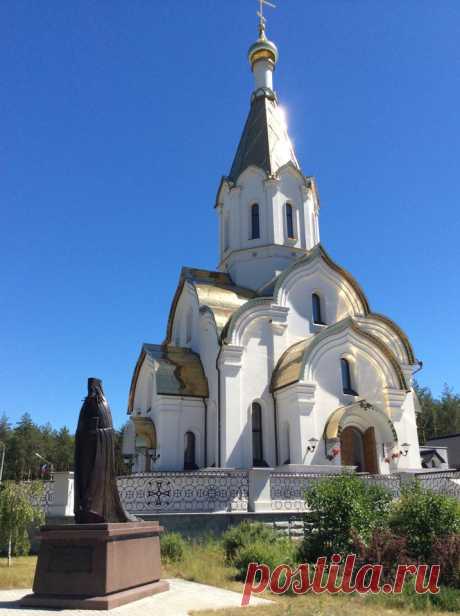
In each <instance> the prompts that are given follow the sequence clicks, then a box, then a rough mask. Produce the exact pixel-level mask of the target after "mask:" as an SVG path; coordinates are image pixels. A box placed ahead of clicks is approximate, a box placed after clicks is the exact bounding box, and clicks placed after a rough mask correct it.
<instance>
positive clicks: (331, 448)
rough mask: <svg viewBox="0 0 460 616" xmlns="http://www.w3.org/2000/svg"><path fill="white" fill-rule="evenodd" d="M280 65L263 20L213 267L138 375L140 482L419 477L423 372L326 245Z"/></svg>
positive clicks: (132, 451) (179, 298)
mask: <svg viewBox="0 0 460 616" xmlns="http://www.w3.org/2000/svg"><path fill="white" fill-rule="evenodd" d="M277 61H278V50H277V47H276V45H275V44H274V43H273V42H271V41H270V40H268V39H267V37H266V34H265V20H264V19H263V17H261V21H260V27H259V38H258V40H257V41H256V42H255V43H254V44H253V45H251V47H250V48H249V63H250V66H251V69H252V73H253V78H254V90H253V92H252V95H251V101H250V108H249V114H248V117H247V120H246V124H245V126H244V128H243V133H242V135H241V139H240V142H239V145H238V149H237V151H236V154H235V157H234V160H233V163H232V165H231V168H230V172H229V173H228V175H226V176H225V177H223V178H222V180H221V182H220V185H219V187H218V190H217V195H216V202H215V213H216V214H217V217H218V220H219V244H220V249H219V264H218V267H217V270H216V271H208V270H203V269H195V268H192V267H183V268H182V271H181V273H180V278H179V282H178V285H177V290H176V292H175V295H174V297H173V300H172V304H171V309H170V313H169V318H168V324H167V331H166V337H165V340H164V342H163V343H161V344H150V343H148V344H147V343H146V344H144V345H143V346H142V349H141V352H140V356H139V359H138V361H137V364H136V366H135V369H134V375H133V378H132V383H131V389H130V393H129V405H128V414H129V418H130V421H129V422H128V425H127V428H126V430H125V433H124V438H123V452H124V454H125V457H126V459H129V460H130V461H131V463H132V470H133V471H134V472H148V471H183V470H192V469H198V468H209V467H215V468H240V469H241V468H243V469H247V468H252V467H257V466H267V467H282V468H283V469H286V470H288V469H292V470H296V471H298V470H303V471H308V470H311V471H315V472H318V471H319V470H327V469H329V470H332V467H340V466H347V467H349V466H352V467H355V468H356V471H358V472H368V473H379V474H387V473H392V472H396V471H401V470H405V469H419V468H421V463H420V452H419V443H418V437H417V428H416V410H417V407H416V405H417V400H416V396H415V393H414V391H413V374H414V372H415V371H416V370H417V369H419V366H420V362H418V361H417V360H416V358H415V355H414V352H413V350H412V346H411V344H410V342H409V340H408V338H407V336H406V335H405V334H404V332H403V331H402V330H401V329H400V328H399V327H398V325H397V324H396V323H394V322H393V321H392V320H391V319H390V318H388V317H386V316H383V315H381V314H379V313H377V312H373V310H371V307H370V305H369V302H368V300H367V298H366V295H365V294H364V291H363V290H362V288H361V287H360V285H359V284H358V282H357V281H356V280H355V279H354V278H353V276H352V275H351V274H349V273H348V272H347V271H345V270H344V269H343V268H342V267H341V266H340V265H339V264H338V263H336V262H335V261H333V259H332V258H331V257H330V256H329V254H328V253H327V252H326V250H325V248H324V247H323V245H322V244H321V242H320V230H319V211H320V202H319V196H318V189H317V185H316V182H315V179H314V178H313V177H311V176H308V175H304V174H303V172H302V169H301V167H300V164H299V161H298V160H297V157H296V154H295V151H294V148H293V145H292V142H291V140H290V138H289V135H288V131H287V126H286V121H285V117H284V114H283V110H282V108H281V107H280V106H279V102H278V96H277V94H276V92H275V90H274V87H273V73H274V71H275V67H276V64H277ZM336 470H337V469H336Z"/></svg>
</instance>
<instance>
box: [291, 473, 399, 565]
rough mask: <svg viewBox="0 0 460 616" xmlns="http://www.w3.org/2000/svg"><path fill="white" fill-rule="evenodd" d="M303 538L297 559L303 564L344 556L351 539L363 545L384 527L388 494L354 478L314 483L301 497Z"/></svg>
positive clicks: (386, 516) (345, 477)
mask: <svg viewBox="0 0 460 616" xmlns="http://www.w3.org/2000/svg"><path fill="white" fill-rule="evenodd" d="M305 500H306V504H307V506H308V508H309V510H310V513H308V514H306V524H305V535H304V541H303V543H302V547H301V550H300V555H301V557H302V558H303V560H305V561H307V562H312V561H316V559H317V558H318V557H319V556H330V555H331V554H333V553H342V554H344V553H348V552H349V551H350V546H351V545H352V544H353V541H354V537H355V538H356V537H358V538H359V539H360V540H362V541H364V542H367V541H368V540H369V539H370V537H371V536H372V532H373V531H374V529H377V528H383V527H384V526H386V524H387V520H388V513H389V508H390V504H391V494H390V493H389V492H387V491H386V490H385V489H383V488H381V487H380V486H374V485H369V484H367V483H365V482H364V481H362V480H361V479H359V477H357V476H356V475H337V477H328V478H326V479H322V480H320V481H318V482H317V483H316V484H315V485H313V486H312V487H311V488H310V489H309V490H307V492H306V494H305Z"/></svg>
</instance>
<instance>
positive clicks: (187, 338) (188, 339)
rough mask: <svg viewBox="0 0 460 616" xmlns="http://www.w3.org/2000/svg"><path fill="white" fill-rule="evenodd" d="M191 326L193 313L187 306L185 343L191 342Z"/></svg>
mask: <svg viewBox="0 0 460 616" xmlns="http://www.w3.org/2000/svg"><path fill="white" fill-rule="evenodd" d="M192 327H193V313H192V309H191V308H189V311H188V312H187V319H186V322H185V341H186V344H190V342H192Z"/></svg>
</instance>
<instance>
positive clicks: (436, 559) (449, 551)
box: [430, 534, 460, 588]
mask: <svg viewBox="0 0 460 616" xmlns="http://www.w3.org/2000/svg"><path fill="white" fill-rule="evenodd" d="M430 564H433V565H441V576H440V581H441V584H445V585H446V586H451V587H453V588H460V534H452V535H446V536H445V537H438V538H437V539H435V540H434V542H433V546H432V551H431V558H430Z"/></svg>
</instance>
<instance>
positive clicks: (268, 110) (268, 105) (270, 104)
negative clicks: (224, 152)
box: [228, 93, 300, 182]
mask: <svg viewBox="0 0 460 616" xmlns="http://www.w3.org/2000/svg"><path fill="white" fill-rule="evenodd" d="M288 162H291V163H292V164H293V165H294V166H295V167H296V168H297V169H299V170H300V166H299V163H298V161H297V157H296V155H295V152H294V148H293V146H292V143H291V140H290V139H289V135H288V133H287V129H286V124H285V121H284V119H283V115H282V112H281V111H280V108H279V107H278V103H277V101H276V98H275V95H274V94H273V93H272V95H270V94H268V93H264V94H263V95H259V96H254V97H253V100H252V102H251V109H250V110H249V115H248V118H247V120H246V124H245V126H244V129H243V134H242V135H241V139H240V143H239V145H238V149H237V151H236V154H235V158H234V160H233V164H232V168H231V170H230V174H229V176H228V177H229V178H230V179H231V180H232V181H233V182H236V181H237V179H238V177H239V176H240V175H241V173H242V172H243V171H244V170H245V169H247V168H248V167H249V166H250V165H255V166H256V167H260V168H261V169H263V170H264V171H265V172H266V173H267V174H268V175H272V174H274V173H276V171H278V169H279V168H280V167H282V166H283V165H285V164H286V163H288Z"/></svg>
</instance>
